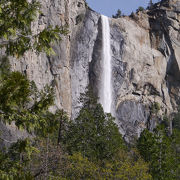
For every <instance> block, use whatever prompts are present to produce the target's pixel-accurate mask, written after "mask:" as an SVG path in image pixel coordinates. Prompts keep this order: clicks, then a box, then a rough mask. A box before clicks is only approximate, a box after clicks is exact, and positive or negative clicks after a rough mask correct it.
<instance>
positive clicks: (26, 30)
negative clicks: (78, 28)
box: [0, 0, 67, 58]
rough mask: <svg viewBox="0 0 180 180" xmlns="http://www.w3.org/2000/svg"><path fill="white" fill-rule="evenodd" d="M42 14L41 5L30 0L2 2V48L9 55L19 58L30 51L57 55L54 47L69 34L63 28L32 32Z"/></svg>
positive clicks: (0, 10) (0, 42) (0, 31)
mask: <svg viewBox="0 0 180 180" xmlns="http://www.w3.org/2000/svg"><path fill="white" fill-rule="evenodd" d="M38 13H40V3H39V2H37V1H32V2H29V1H28V0H1V1H0V39H1V41H0V48H5V50H6V54H7V55H12V56H15V57H17V58H19V57H20V56H23V55H24V53H25V52H26V51H28V50H35V51H36V52H37V53H40V52H45V53H46V54H47V55H53V54H55V53H54V51H53V49H52V45H53V44H54V43H55V42H57V41H58V40H61V38H60V36H61V35H62V34H64V35H65V34H67V30H66V29H65V28H63V27H61V28H60V27H58V26H56V27H51V26H49V27H46V28H45V29H44V30H42V31H41V32H39V33H37V34H33V33H32V30H31V24H32V22H33V21H34V20H35V19H36V18H37V16H38Z"/></svg>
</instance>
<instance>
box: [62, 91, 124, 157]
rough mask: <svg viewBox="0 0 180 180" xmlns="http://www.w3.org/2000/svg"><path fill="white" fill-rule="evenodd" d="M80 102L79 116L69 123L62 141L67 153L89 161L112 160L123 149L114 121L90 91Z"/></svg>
mask: <svg viewBox="0 0 180 180" xmlns="http://www.w3.org/2000/svg"><path fill="white" fill-rule="evenodd" d="M81 100H82V101H83V103H84V105H83V107H82V109H81V110H80V113H79V116H78V117H77V118H76V119H75V120H74V121H71V122H70V124H69V126H68V129H67V134H66V136H65V139H64V143H65V145H66V148H67V150H68V152H70V153H73V152H81V153H82V155H83V156H86V157H88V158H89V159H90V160H103V159H110V158H112V156H113V155H114V154H115V153H116V152H117V151H118V150H119V148H122V147H124V142H123V139H122V136H121V134H120V133H119V130H118V127H117V125H116V124H115V122H114V120H115V119H114V118H113V117H112V116H111V115H110V114H106V113H104V111H103V108H102V106H101V105H100V104H98V103H97V98H96V97H94V95H93V93H92V91H91V90H88V91H87V93H86V95H82V99H81Z"/></svg>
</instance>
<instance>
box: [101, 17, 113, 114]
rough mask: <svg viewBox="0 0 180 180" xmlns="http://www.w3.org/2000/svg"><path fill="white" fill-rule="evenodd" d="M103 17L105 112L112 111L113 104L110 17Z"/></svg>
mask: <svg viewBox="0 0 180 180" xmlns="http://www.w3.org/2000/svg"><path fill="white" fill-rule="evenodd" d="M101 19H102V74H101V87H100V92H99V96H100V103H101V104H102V106H103V109H104V112H106V113H110V112H111V104H112V85H111V74H112V67H111V45H110V26H109V19H108V17H106V16H103V15H102V16H101Z"/></svg>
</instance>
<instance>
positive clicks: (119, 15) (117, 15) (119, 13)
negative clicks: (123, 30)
mask: <svg viewBox="0 0 180 180" xmlns="http://www.w3.org/2000/svg"><path fill="white" fill-rule="evenodd" d="M121 16H122V12H121V10H120V9H118V10H117V13H116V15H113V16H112V17H113V18H120V17H121Z"/></svg>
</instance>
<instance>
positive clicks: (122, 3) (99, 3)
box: [86, 0, 158, 17]
mask: <svg viewBox="0 0 180 180" xmlns="http://www.w3.org/2000/svg"><path fill="white" fill-rule="evenodd" d="M86 2H87V3H88V5H89V6H90V7H91V8H92V9H93V10H95V11H97V12H99V13H101V14H104V15H106V16H109V17H111V16H112V15H114V14H116V12H117V10H118V9H120V10H121V12H122V14H125V15H130V14H131V12H132V11H134V12H135V11H136V9H137V8H138V7H139V6H143V7H147V5H148V3H149V0H86ZM156 2H158V0H153V3H156Z"/></svg>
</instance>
